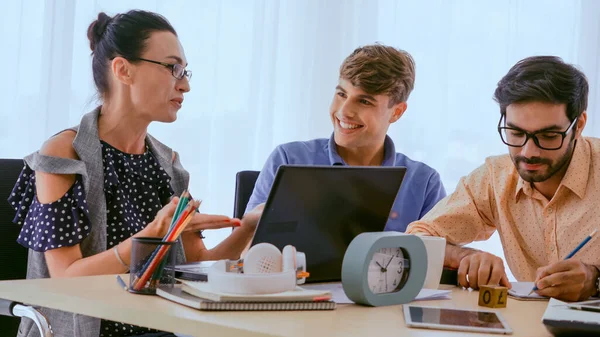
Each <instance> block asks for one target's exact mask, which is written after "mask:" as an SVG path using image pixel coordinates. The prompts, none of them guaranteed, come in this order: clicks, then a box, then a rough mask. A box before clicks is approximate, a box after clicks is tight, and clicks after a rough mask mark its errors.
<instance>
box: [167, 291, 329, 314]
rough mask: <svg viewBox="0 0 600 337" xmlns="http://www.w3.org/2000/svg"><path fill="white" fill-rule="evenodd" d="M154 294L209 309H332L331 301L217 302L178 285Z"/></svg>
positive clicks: (197, 307) (200, 308)
mask: <svg viewBox="0 0 600 337" xmlns="http://www.w3.org/2000/svg"><path fill="white" fill-rule="evenodd" d="M156 295H158V296H160V297H163V298H165V299H167V300H170V301H173V302H176V303H179V304H183V305H185V306H188V307H191V308H194V309H198V310H209V311H289V310H333V309H335V307H336V304H335V302H333V301H316V302H307V301H305V302H217V301H211V300H206V299H202V298H199V297H196V296H193V295H190V294H188V293H186V292H184V291H183V290H181V286H180V285H176V286H174V287H168V286H167V287H160V288H158V289H157V290H156Z"/></svg>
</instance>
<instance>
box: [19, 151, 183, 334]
mask: <svg viewBox="0 0 600 337" xmlns="http://www.w3.org/2000/svg"><path fill="white" fill-rule="evenodd" d="M101 144H102V161H103V165H104V195H105V197H106V207H107V209H106V213H107V214H106V215H107V229H106V230H107V233H106V238H107V247H106V249H111V248H112V247H114V246H115V245H118V244H119V243H120V242H122V241H124V240H126V239H128V238H129V237H130V236H132V235H133V234H135V233H137V232H139V231H140V230H142V229H143V228H144V227H145V226H146V224H148V223H149V222H151V221H152V220H153V219H154V217H155V216H156V213H157V212H158V211H159V210H160V209H161V208H162V207H163V205H165V204H167V203H168V202H169V198H170V197H171V195H173V190H172V188H171V184H170V181H171V178H170V177H169V176H168V174H167V173H166V172H165V171H164V170H163V168H162V167H160V165H159V164H158V162H157V160H156V159H155V158H154V156H153V155H152V153H151V152H150V151H149V150H148V148H147V147H146V151H145V153H143V154H128V153H124V152H121V151H119V150H117V149H116V148H114V147H112V146H111V145H109V144H108V143H105V142H102V141H101ZM8 201H9V203H11V205H12V206H13V208H15V210H16V211H17V214H16V215H15V219H14V220H13V222H15V223H16V224H18V225H21V226H22V229H21V232H20V234H19V237H18V239H17V241H18V242H19V243H20V244H21V245H23V246H25V247H27V248H30V249H33V250H35V251H38V252H45V251H47V250H50V249H56V248H60V247H68V246H73V245H76V244H78V243H80V242H82V241H83V240H85V239H86V237H87V236H88V235H89V233H90V227H91V226H92V224H91V223H90V219H89V212H88V208H87V201H86V196H85V190H84V186H83V180H82V178H81V176H79V175H77V176H76V179H75V183H74V184H73V185H72V186H71V188H70V189H69V190H68V191H67V192H66V193H65V194H64V195H63V196H61V197H60V198H59V199H58V200H56V201H54V202H51V203H40V202H39V200H38V199H37V196H36V193H35V173H34V171H33V170H32V169H31V168H30V167H29V166H27V165H25V167H24V168H23V171H22V172H21V175H20V176H19V178H18V180H17V183H16V185H15V187H14V189H13V191H12V193H11V195H10V198H9V200H8ZM90 202H91V201H90ZM153 331H154V330H150V329H146V328H140V327H136V326H133V325H129V324H121V323H117V322H111V321H105V320H103V321H102V325H101V332H100V336H101V337H103V336H107V337H110V336H134V335H139V334H143V333H148V332H153Z"/></svg>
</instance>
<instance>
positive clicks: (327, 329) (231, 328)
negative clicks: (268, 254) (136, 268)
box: [0, 275, 551, 337]
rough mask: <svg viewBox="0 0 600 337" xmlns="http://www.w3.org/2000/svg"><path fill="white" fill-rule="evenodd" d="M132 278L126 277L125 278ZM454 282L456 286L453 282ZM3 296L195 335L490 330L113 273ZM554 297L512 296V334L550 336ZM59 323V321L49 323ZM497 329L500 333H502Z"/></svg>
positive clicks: (389, 310)
mask: <svg viewBox="0 0 600 337" xmlns="http://www.w3.org/2000/svg"><path fill="white" fill-rule="evenodd" d="M124 279H125V281H127V280H128V278H127V277H125V278H124ZM448 289H450V288H448ZM477 295H478V293H477V292H476V291H467V290H462V289H459V288H453V291H452V300H442V301H423V302H415V304H416V305H424V306H426V305H435V306H443V307H447V308H471V309H476V308H479V307H478V306H477V300H478V297H477ZM0 298H4V299H9V300H13V301H19V302H24V303H28V304H32V305H40V306H45V307H49V308H54V309H60V310H64V311H69V312H76V313H80V314H84V315H89V316H94V317H99V318H103V319H109V320H114V321H120V322H125V323H130V324H136V325H141V326H146V327H151V328H155V329H160V330H165V331H172V332H177V333H182V334H188V335H193V336H202V337H206V336H311V337H317V336H448V337H450V336H453V337H459V336H460V337H465V336H483V335H482V334H475V333H464V332H450V331H441V330H427V329H409V328H407V327H406V326H405V325H404V316H403V312H402V306H390V307H379V308H369V307H362V306H358V305H338V308H337V309H336V310H333V311H288V312H210V311H198V310H195V309H191V308H188V307H185V306H182V305H179V304H176V303H172V302H169V301H167V300H164V299H162V298H160V297H157V296H144V295H133V294H130V293H128V292H125V291H124V290H123V288H121V287H119V286H118V285H117V281H116V279H115V276H114V275H105V276H91V277H78V278H70V279H40V280H18V281H2V282H0ZM546 305H547V302H521V301H517V300H513V299H509V302H508V304H507V308H506V309H498V310H497V311H499V312H501V313H502V315H503V316H504V317H505V318H506V320H507V321H508V324H509V325H510V327H511V328H512V329H513V331H514V335H513V336H528V337H542V336H544V337H548V336H551V335H550V333H549V332H548V331H547V330H546V329H545V327H544V325H543V324H542V322H541V318H542V315H543V313H544V311H545V309H546ZM50 323H51V324H52V322H50ZM496 336H497V335H496Z"/></svg>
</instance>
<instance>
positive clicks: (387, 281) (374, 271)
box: [367, 248, 408, 294]
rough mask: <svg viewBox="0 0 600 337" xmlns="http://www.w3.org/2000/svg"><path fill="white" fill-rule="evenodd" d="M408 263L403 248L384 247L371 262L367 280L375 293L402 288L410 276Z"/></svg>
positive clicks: (389, 291)
mask: <svg viewBox="0 0 600 337" xmlns="http://www.w3.org/2000/svg"><path fill="white" fill-rule="evenodd" d="M407 269H408V263H407V260H405V258H404V253H403V251H402V249H401V248H382V249H380V250H378V251H377V252H375V253H374V254H373V258H372V259H371V262H370V263H369V270H368V272H367V273H368V275H367V282H368V284H369V289H371V291H372V292H373V293H374V294H385V293H391V292H395V291H398V290H400V288H401V287H402V286H403V285H404V283H405V281H406V278H407V276H408V271H407Z"/></svg>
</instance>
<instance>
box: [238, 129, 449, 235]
mask: <svg viewBox="0 0 600 337" xmlns="http://www.w3.org/2000/svg"><path fill="white" fill-rule="evenodd" d="M383 156H384V158H383V162H382V166H404V167H406V175H405V176H404V180H403V182H402V185H401V186H400V190H399V191H398V196H397V197H396V201H395V202H394V205H393V207H392V211H391V212H390V217H389V219H388V222H387V224H386V226H385V230H386V231H399V232H404V231H405V230H406V227H407V226H408V225H409V224H410V223H411V222H413V221H416V220H419V219H421V217H423V215H425V214H426V213H427V212H429V210H430V209H431V208H433V206H435V204H436V203H437V202H438V201H440V200H441V199H442V198H444V197H445V196H446V190H445V189H444V185H443V184H442V181H441V179H440V175H439V173H437V171H436V170H434V169H433V168H431V167H429V166H427V165H425V164H423V163H421V162H418V161H414V160H411V159H410V158H408V157H407V156H405V155H403V154H402V153H397V152H396V148H395V146H394V142H393V141H392V139H391V138H390V137H389V136H386V137H385V143H384V154H383ZM280 165H347V164H346V163H345V162H344V160H343V159H342V157H340V155H339V154H338V153H337V147H336V144H335V141H334V139H333V135H332V136H331V137H330V138H329V139H326V138H319V139H313V140H309V141H306V142H291V143H287V144H283V145H279V146H277V147H276V148H275V150H274V151H273V152H272V153H271V155H270V156H269V158H268V159H267V162H266V163H265V166H264V167H263V169H262V171H261V172H260V174H259V176H258V180H257V181H256V185H255V186H254V191H253V192H252V196H251V197H250V200H249V201H248V205H247V207H246V212H249V211H250V210H252V209H253V208H254V207H256V206H257V205H258V204H261V203H263V202H266V201H267V197H268V196H269V191H270V190H271V186H272V185H273V181H274V180H275V174H276V173H277V169H278V168H279V166H280Z"/></svg>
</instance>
